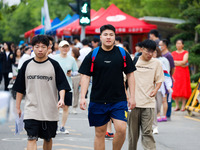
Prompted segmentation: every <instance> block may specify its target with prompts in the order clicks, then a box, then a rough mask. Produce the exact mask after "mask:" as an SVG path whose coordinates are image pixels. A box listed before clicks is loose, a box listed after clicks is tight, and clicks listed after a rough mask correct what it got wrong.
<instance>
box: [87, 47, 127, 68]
mask: <svg viewBox="0 0 200 150" xmlns="http://www.w3.org/2000/svg"><path fill="white" fill-rule="evenodd" d="M98 51H99V47H97V48H95V49H94V50H93V52H92V64H91V68H90V72H93V71H94V60H95V58H96V56H97V53H98ZM119 51H120V53H121V55H122V58H123V60H124V68H125V67H126V52H125V50H124V49H123V48H122V47H119Z"/></svg>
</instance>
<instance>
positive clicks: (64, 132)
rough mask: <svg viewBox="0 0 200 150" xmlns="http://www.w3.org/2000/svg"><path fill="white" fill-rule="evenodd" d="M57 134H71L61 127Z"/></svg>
mask: <svg viewBox="0 0 200 150" xmlns="http://www.w3.org/2000/svg"><path fill="white" fill-rule="evenodd" d="M57 133H63V134H69V131H68V130H67V129H65V127H61V128H60V130H58V131H57Z"/></svg>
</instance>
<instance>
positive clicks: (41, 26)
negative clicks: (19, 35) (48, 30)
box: [24, 20, 53, 38]
mask: <svg viewBox="0 0 200 150" xmlns="http://www.w3.org/2000/svg"><path fill="white" fill-rule="evenodd" d="M50 21H51V22H52V21H53V20H50ZM43 27H44V25H39V26H37V27H35V28H33V29H31V30H29V31H27V32H25V33H24V37H25V38H28V37H33V36H35V31H36V30H38V29H41V28H43Z"/></svg>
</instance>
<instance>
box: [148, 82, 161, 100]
mask: <svg viewBox="0 0 200 150" xmlns="http://www.w3.org/2000/svg"><path fill="white" fill-rule="evenodd" d="M161 85H162V82H159V83H156V87H155V89H154V90H153V91H151V93H150V97H154V96H156V93H157V92H158V90H159V88H160V86H161Z"/></svg>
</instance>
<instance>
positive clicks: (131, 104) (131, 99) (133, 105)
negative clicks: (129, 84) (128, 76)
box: [128, 97, 136, 110]
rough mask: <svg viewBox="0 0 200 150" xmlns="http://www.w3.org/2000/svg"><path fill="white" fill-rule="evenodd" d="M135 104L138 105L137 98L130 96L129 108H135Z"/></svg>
mask: <svg viewBox="0 0 200 150" xmlns="http://www.w3.org/2000/svg"><path fill="white" fill-rule="evenodd" d="M135 106H136V102H135V98H132V97H130V98H129V99H128V108H129V109H130V110H132V109H134V108H135Z"/></svg>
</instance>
